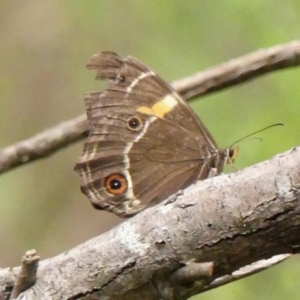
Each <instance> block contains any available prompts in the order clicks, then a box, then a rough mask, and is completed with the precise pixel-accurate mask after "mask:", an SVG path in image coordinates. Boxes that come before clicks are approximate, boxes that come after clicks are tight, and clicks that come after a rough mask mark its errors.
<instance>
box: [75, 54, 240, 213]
mask: <svg viewBox="0 0 300 300" xmlns="http://www.w3.org/2000/svg"><path fill="white" fill-rule="evenodd" d="M87 67H88V69H95V70H96V72H97V76H96V78H97V79H106V80H108V85H107V87H106V89H105V90H104V91H103V92H93V93H90V94H87V95H86V97H85V105H86V110H87V118H88V122H89V126H90V134H89V137H88V139H87V141H86V142H85V144H84V149H83V154H82V156H81V157H80V159H79V161H78V163H77V164H76V167H75V170H76V172H78V173H79V175H80V176H81V180H82V185H81V189H82V192H83V193H84V194H86V195H87V196H88V197H89V199H90V200H91V202H92V204H93V206H94V207H95V208H97V209H102V210H107V211H111V212H114V213H115V214H117V215H119V216H121V217H129V216H132V215H135V214H137V213H138V212H140V211H141V210H143V209H145V208H147V207H148V206H151V205H153V204H156V203H158V202H160V201H162V200H164V199H166V198H167V197H168V196H170V195H172V194H174V193H175V192H177V191H178V190H180V189H183V188H185V187H187V186H189V185H191V184H192V183H194V182H196V181H197V180H201V179H205V178H207V177H208V176H211V174H219V173H220V172H222V170H223V167H224V165H225V164H226V162H228V161H232V160H233V158H234V156H235V154H236V151H235V149H231V148H227V149H219V148H218V146H217V144H216V142H215V141H214V139H213V138H212V136H211V134H210V133H209V132H208V130H207V129H206V127H205V126H204V124H203V123H202V122H201V120H200V119H199V118H198V117H197V115H196V114H195V112H194V111H193V110H192V109H191V108H190V107H189V106H188V104H187V103H186V102H185V101H184V100H183V99H182V98H181V97H180V96H179V95H178V94H177V93H176V92H175V91H174V89H173V88H172V87H171V86H170V85H169V84H168V83H167V82H166V81H164V80H163V79H162V78H160V77H159V76H158V75H157V74H156V73H154V72H153V71H152V70H150V69H149V68H148V67H146V66H145V65H144V64H143V63H141V62H139V61H138V60H136V59H135V58H133V57H130V56H129V57H126V58H122V57H121V56H119V55H118V54H116V53H114V52H102V53H100V54H96V55H94V56H93V57H92V58H91V59H90V61H89V62H88V64H87Z"/></svg>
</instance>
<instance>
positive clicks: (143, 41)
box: [0, 0, 300, 300]
mask: <svg viewBox="0 0 300 300" xmlns="http://www.w3.org/2000/svg"><path fill="white" fill-rule="evenodd" d="M299 28H300V2H299V1H298V0H286V1H280V2H279V1H261V0H260V1H259V0H251V1H248V0H239V1H237V0H235V1H233V0H226V1H208V0H206V1H205V0H203V1H196V0H190V1H174V0H164V1H162V0H154V1H146V0H144V1H143V0H132V1H126V0H123V1H117V0H110V1H108V0H107V1H104V0H103V1H101V0H100V1H99V0H97V1H96V0H89V1H74V0H65V1H59V0H55V1H54V0H52V1H38V0H32V1H26V0H22V1H21V0H19V1H8V0H2V1H1V2H0V29H1V30H0V76H1V77H0V78H1V80H0V90H1V99H0V118H1V123H0V124H1V125H0V147H5V146H8V145H10V144H12V143H15V142H17V141H20V140H23V139H26V138H29V137H31V136H33V135H34V134H36V133H38V132H40V131H42V130H45V129H47V128H49V127H51V126H53V125H56V124H58V123H59V122H62V121H65V120H68V119H71V118H73V117H76V116H77V115H79V114H81V113H83V112H84V104H83V97H84V94H85V93H86V92H88V91H92V90H97V89H99V87H100V84H99V82H95V81H94V75H95V74H94V73H93V72H89V71H87V70H86V69H85V63H86V61H87V60H88V59H89V58H90V56H91V55H92V54H94V53H96V52H99V51H101V50H113V51H116V52H118V53H120V54H122V55H127V54H130V55H132V56H135V57H137V58H138V59H140V60H141V61H143V62H145V63H146V64H147V65H149V66H150V67H151V68H152V69H154V70H155V71H157V72H158V73H159V74H160V75H161V76H162V77H164V78H165V79H166V80H168V81H171V80H174V79H178V78H182V77H184V76H187V75H190V74H193V73H195V72H198V71H200V70H204V69H206V68H208V67H211V66H214V65H216V64H219V63H221V62H224V61H228V60H230V59H233V58H236V57H238V56H240V55H243V54H245V53H248V52H251V51H255V50H258V49H260V48H267V47H270V46H273V45H276V44H281V43H286V42H289V41H291V40H294V39H297V38H299ZM299 75H300V69H290V70H285V71H281V72H277V73H274V74H272V75H269V76H266V77H263V78H259V79H257V80H255V81H252V82H250V83H247V84H244V85H241V86H238V87H234V88H231V89H227V90H226V91H222V92H220V93H216V94H214V95H209V96H207V97H205V98H202V99H201V101H200V100H199V101H193V102H192V106H193V108H194V109H195V110H196V111H197V113H198V114H199V115H200V116H201V118H202V120H203V121H204V123H205V124H206V125H207V127H208V128H209V129H210V131H211V132H212V134H213V136H214V137H215V139H216V140H217V141H218V143H219V145H220V146H228V145H230V144H231V143H232V142H234V141H235V140H237V139H238V138H240V137H242V136H244V135H246V134H248V133H251V132H253V131H255V130H257V129H260V128H262V127H264V126H267V125H270V124H272V123H276V122H283V123H284V124H285V126H284V127H277V128H273V129H270V130H268V131H266V132H263V133H261V134H260V136H261V137H262V138H263V140H264V141H263V142H262V143H261V142H258V141H255V140H254V141H248V142H245V143H242V144H240V155H239V157H238V159H237V161H236V164H235V166H236V168H238V169H243V168H245V167H247V166H250V165H252V164H255V163H257V162H260V161H262V160H265V159H269V158H271V157H272V156H274V155H276V154H278V153H281V152H283V151H286V150H288V149H290V148H291V147H294V146H297V145H298V144H299V130H298V128H299V127H300V118H299V113H300V105H299V96H300V84H299ZM81 149H82V143H77V144H75V145H72V146H70V147H69V148H67V149H65V150H63V151H60V152H59V153H57V154H55V155H53V156H51V157H50V158H47V159H45V160H41V161H37V162H34V163H32V164H29V165H26V166H24V167H21V168H19V169H16V170H13V171H10V172H8V173H6V174H4V175H2V176H1V177H0V245H1V247H0V267H7V266H14V265H19V262H20V259H21V256H22V255H23V253H24V252H25V251H26V250H28V249H31V248H35V249H37V251H38V253H39V254H40V255H41V257H42V259H45V258H47V257H52V256H54V255H56V254H59V253H61V252H63V251H66V250H68V249H70V248H72V247H74V246H76V245H78V244H80V243H82V242H84V241H86V240H88V239H90V238H92V237H94V236H96V235H98V234H100V233H102V232H104V231H107V230H109V229H110V228H112V227H114V226H115V225H116V224H118V223H119V222H120V219H118V218H117V217H115V216H114V215H112V214H109V213H105V212H99V211H96V210H94V209H92V206H91V205H90V203H89V201H88V200H87V199H86V198H85V197H84V196H83V195H82V194H81V193H80V189H79V178H78V177H77V175H76V174H75V173H74V172H73V167H74V164H75V162H76V160H77V158H78V156H79V155H80V153H81ZM227 171H229V172H232V171H234V170H233V169H232V168H228V169H227ZM299 279H300V261H299V258H298V257H293V258H291V259H289V260H288V261H286V262H284V263H282V264H281V265H279V266H276V267H274V268H272V269H270V270H267V271H264V272H262V273H260V274H257V275H255V276H252V277H250V278H247V279H244V280H241V281H238V282H235V283H232V284H229V285H226V286H224V287H221V288H218V289H216V290H213V291H209V292H207V293H204V294H202V295H200V296H198V298H199V299H207V300H209V299H223V300H227V299H245V300H248V299H249V300H250V299H256V300H257V299H283V297H285V298H288V299H291V300H293V299H299ZM195 299H197V298H196V297H195Z"/></svg>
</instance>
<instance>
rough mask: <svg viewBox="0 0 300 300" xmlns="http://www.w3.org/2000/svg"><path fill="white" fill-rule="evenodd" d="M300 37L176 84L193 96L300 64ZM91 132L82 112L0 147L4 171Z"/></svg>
mask: <svg viewBox="0 0 300 300" xmlns="http://www.w3.org/2000/svg"><path fill="white" fill-rule="evenodd" d="M299 64H300V41H294V42H291V43H288V44H284V45H280V46H276V47H272V48H269V49H266V50H259V51H257V52H253V53H250V54H247V55H244V56H242V57H240V58H237V59H235V60H232V61H229V62H227V63H224V64H221V65H219V66H216V67H214V68H211V69H209V70H207V71H203V72H200V73H197V74H195V75H192V76H190V77H187V78H184V79H180V80H177V81H175V82H173V83H172V85H173V87H174V88H175V89H176V90H177V91H178V92H179V93H180V94H181V95H182V96H183V97H184V99H186V100H189V99H192V98H195V97H199V96H203V95H206V94H208V93H212V92H216V91H220V90H222V89H225V88H227V87H229V86H232V85H235V84H239V83H242V82H246V81H249V80H251V79H254V78H257V77H259V76H261V75H264V74H267V73H269V72H273V71H276V70H280V69H284V68H290V67H295V66H299ZM87 133H88V126H87V122H85V117H84V116H80V117H77V118H75V119H73V120H70V121H67V122H63V123H61V124H59V125H57V126H55V127H53V128H50V129H48V130H45V131H44V132H42V133H40V134H38V135H36V136H34V137H32V138H30V139H28V140H24V141H22V142H19V143H16V144H14V145H11V146H9V147H7V148H4V149H2V150H1V151H0V174H1V173H3V172H5V171H8V170H11V169H13V168H16V167H19V166H21V165H23V164H25V163H29V162H32V161H34V160H36V159H40V158H44V157H47V156H49V155H51V154H53V153H55V152H56V151H58V150H60V149H62V148H64V147H66V146H68V145H70V144H72V143H75V142H76V141H78V140H80V139H82V138H83V137H84V136H85V135H87Z"/></svg>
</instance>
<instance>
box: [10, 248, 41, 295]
mask: <svg viewBox="0 0 300 300" xmlns="http://www.w3.org/2000/svg"><path fill="white" fill-rule="evenodd" d="M39 260H40V257H39V256H38V255H36V251H35V250H29V251H27V252H26V253H25V255H24V256H23V258H22V265H21V270H20V273H19V275H18V278H17V280H16V283H15V285H14V288H13V290H12V293H11V295H10V298H9V299H10V300H12V299H16V298H17V297H18V296H19V295H20V294H21V293H22V292H24V291H26V290H27V289H28V288H30V287H31V286H32V285H34V284H35V281H36V272H37V268H38V264H39Z"/></svg>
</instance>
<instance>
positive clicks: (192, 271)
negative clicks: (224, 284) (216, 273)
mask: <svg viewBox="0 0 300 300" xmlns="http://www.w3.org/2000/svg"><path fill="white" fill-rule="evenodd" d="M213 270H214V263H213V262H207V263H191V264H190V265H186V266H184V267H182V268H180V269H178V270H177V271H176V272H175V273H174V274H173V276H172V281H173V282H174V283H176V284H180V285H185V284H190V283H193V282H195V281H197V280H201V279H207V278H211V277H212V275H213Z"/></svg>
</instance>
